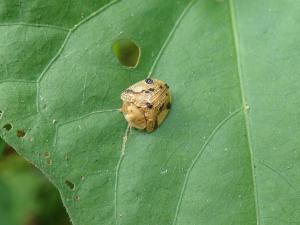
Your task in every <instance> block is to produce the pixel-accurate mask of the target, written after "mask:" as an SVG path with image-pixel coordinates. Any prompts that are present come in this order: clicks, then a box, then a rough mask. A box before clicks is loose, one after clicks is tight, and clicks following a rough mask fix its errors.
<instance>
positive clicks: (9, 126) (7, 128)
mask: <svg viewBox="0 0 300 225" xmlns="http://www.w3.org/2000/svg"><path fill="white" fill-rule="evenodd" d="M11 128H12V125H11V124H10V123H7V124H5V125H4V126H3V129H5V130H6V131H10V130H11Z"/></svg>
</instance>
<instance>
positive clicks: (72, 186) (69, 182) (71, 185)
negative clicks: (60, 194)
mask: <svg viewBox="0 0 300 225" xmlns="http://www.w3.org/2000/svg"><path fill="white" fill-rule="evenodd" d="M65 185H66V186H67V187H68V188H69V189H70V190H71V191H74V190H75V184H74V183H73V182H71V181H69V180H65Z"/></svg>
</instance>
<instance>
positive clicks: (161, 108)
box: [158, 104, 165, 112]
mask: <svg viewBox="0 0 300 225" xmlns="http://www.w3.org/2000/svg"><path fill="white" fill-rule="evenodd" d="M164 106H165V104H162V105H161V106H160V107H159V109H158V111H159V112H162V111H163V109H164Z"/></svg>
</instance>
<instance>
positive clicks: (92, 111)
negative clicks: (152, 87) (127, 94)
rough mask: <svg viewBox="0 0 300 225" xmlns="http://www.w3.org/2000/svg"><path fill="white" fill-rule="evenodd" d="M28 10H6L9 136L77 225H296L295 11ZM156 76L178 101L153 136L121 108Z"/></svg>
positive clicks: (221, 5) (2, 94) (0, 64)
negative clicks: (129, 56) (133, 57)
mask: <svg viewBox="0 0 300 225" xmlns="http://www.w3.org/2000/svg"><path fill="white" fill-rule="evenodd" d="M18 2H19V1H10V3H7V1H4V0H2V1H0V9H1V11H0V18H1V21H2V25H1V26H0V33H1V34H2V35H1V36H0V56H1V57H0V76H1V84H0V110H1V111H2V112H3V115H2V119H1V124H0V125H1V127H3V129H2V131H1V136H2V137H3V138H4V139H5V140H6V141H7V142H8V143H9V144H10V145H12V146H13V147H14V148H15V149H16V150H17V151H18V152H19V153H20V154H21V155H23V156H24V157H26V158H27V159H29V160H30V161H31V162H32V163H34V164H35V165H36V166H37V167H38V168H40V169H41V170H42V171H43V172H44V173H45V174H46V175H47V176H48V177H49V179H50V180H52V182H53V183H54V184H55V185H56V186H57V188H58V189H59V191H60V193H61V195H62V199H63V201H64V204H65V206H66V208H67V210H68V212H69V214H70V217H71V219H72V221H73V223H74V224H76V225H86V224H88V225H99V224H103V225H110V224H123V225H125V224H128V225H132V224H151V225H152V224H162V225H167V224H170V225H171V224H172V225H175V224H176V225H186V224H206V225H209V224H211V225H215V224H226V225H227V224H236V225H240V224H247V225H254V224H259V225H285V224H292V223H294V224H297V223H299V221H300V215H299V213H298V212H299V210H300V204H299V201H300V200H299V195H298V186H299V184H300V183H299V182H300V181H299V172H300V166H299V163H298V161H299V158H300V154H299V151H297V149H298V147H299V144H300V143H299V138H298V137H299V134H300V130H299V122H298V121H299V119H298V118H299V113H300V109H299V107H298V105H299V99H300V91H299V90H300V89H299V79H298V70H299V69H300V66H299V64H298V61H299V59H300V57H299V51H300V44H299V41H298V39H299V35H300V28H299V26H298V22H299V20H300V14H299V10H300V2H299V1H296V0H277V1H274V0H265V1H259V0H253V1H234V0H224V1H220V0H218V1H213V0H198V1H197V0H194V1H189V0H182V1H176V2H175V1H173V0H166V1H160V0H149V1H143V2H141V1H140V0H126V1H110V2H108V1H90V3H86V1H83V0H77V1H72V3H70V1H61V0H59V1H58V0H57V1H50V2H49V3H45V2H44V1H31V0H28V1H26V2H22V4H21V5H18V4H17V3H18ZM82 12H84V16H83V17H84V18H81V13H82ZM123 39H126V40H132V41H133V42H134V43H135V44H137V45H138V47H139V48H140V49H141V55H140V59H139V65H138V66H137V67H135V68H127V67H126V66H123V65H120V63H119V59H118V58H116V57H115V55H114V52H113V50H112V48H113V45H114V43H115V42H116V41H117V40H123ZM148 75H151V76H152V77H155V78H159V79H162V80H165V81H166V82H168V84H169V85H170V87H171V91H172V94H173V107H172V110H171V113H170V115H169V116H168V118H167V119H166V121H165V122H164V123H163V124H162V126H161V127H160V128H159V129H158V130H157V131H155V132H153V133H151V134H147V133H144V132H141V131H137V130H134V129H131V130H129V129H126V126H127V125H126V122H125V120H124V119H123V117H122V115H121V114H120V113H119V112H118V111H117V109H118V108H119V107H120V105H121V101H120V93H121V91H122V90H123V89H125V88H126V87H127V86H129V85H130V84H132V83H134V82H136V81H139V80H142V79H144V78H145V77H147V76H148ZM8 125H11V126H12V127H11V129H8V128H9V126H8ZM22 131H23V132H25V136H24V137H18V136H20V135H18V136H17V134H21V133H22ZM21 136H22V135H21Z"/></svg>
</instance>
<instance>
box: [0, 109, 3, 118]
mask: <svg viewBox="0 0 300 225" xmlns="http://www.w3.org/2000/svg"><path fill="white" fill-rule="evenodd" d="M2 115H3V112H2V110H0V119H1V118H2Z"/></svg>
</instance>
